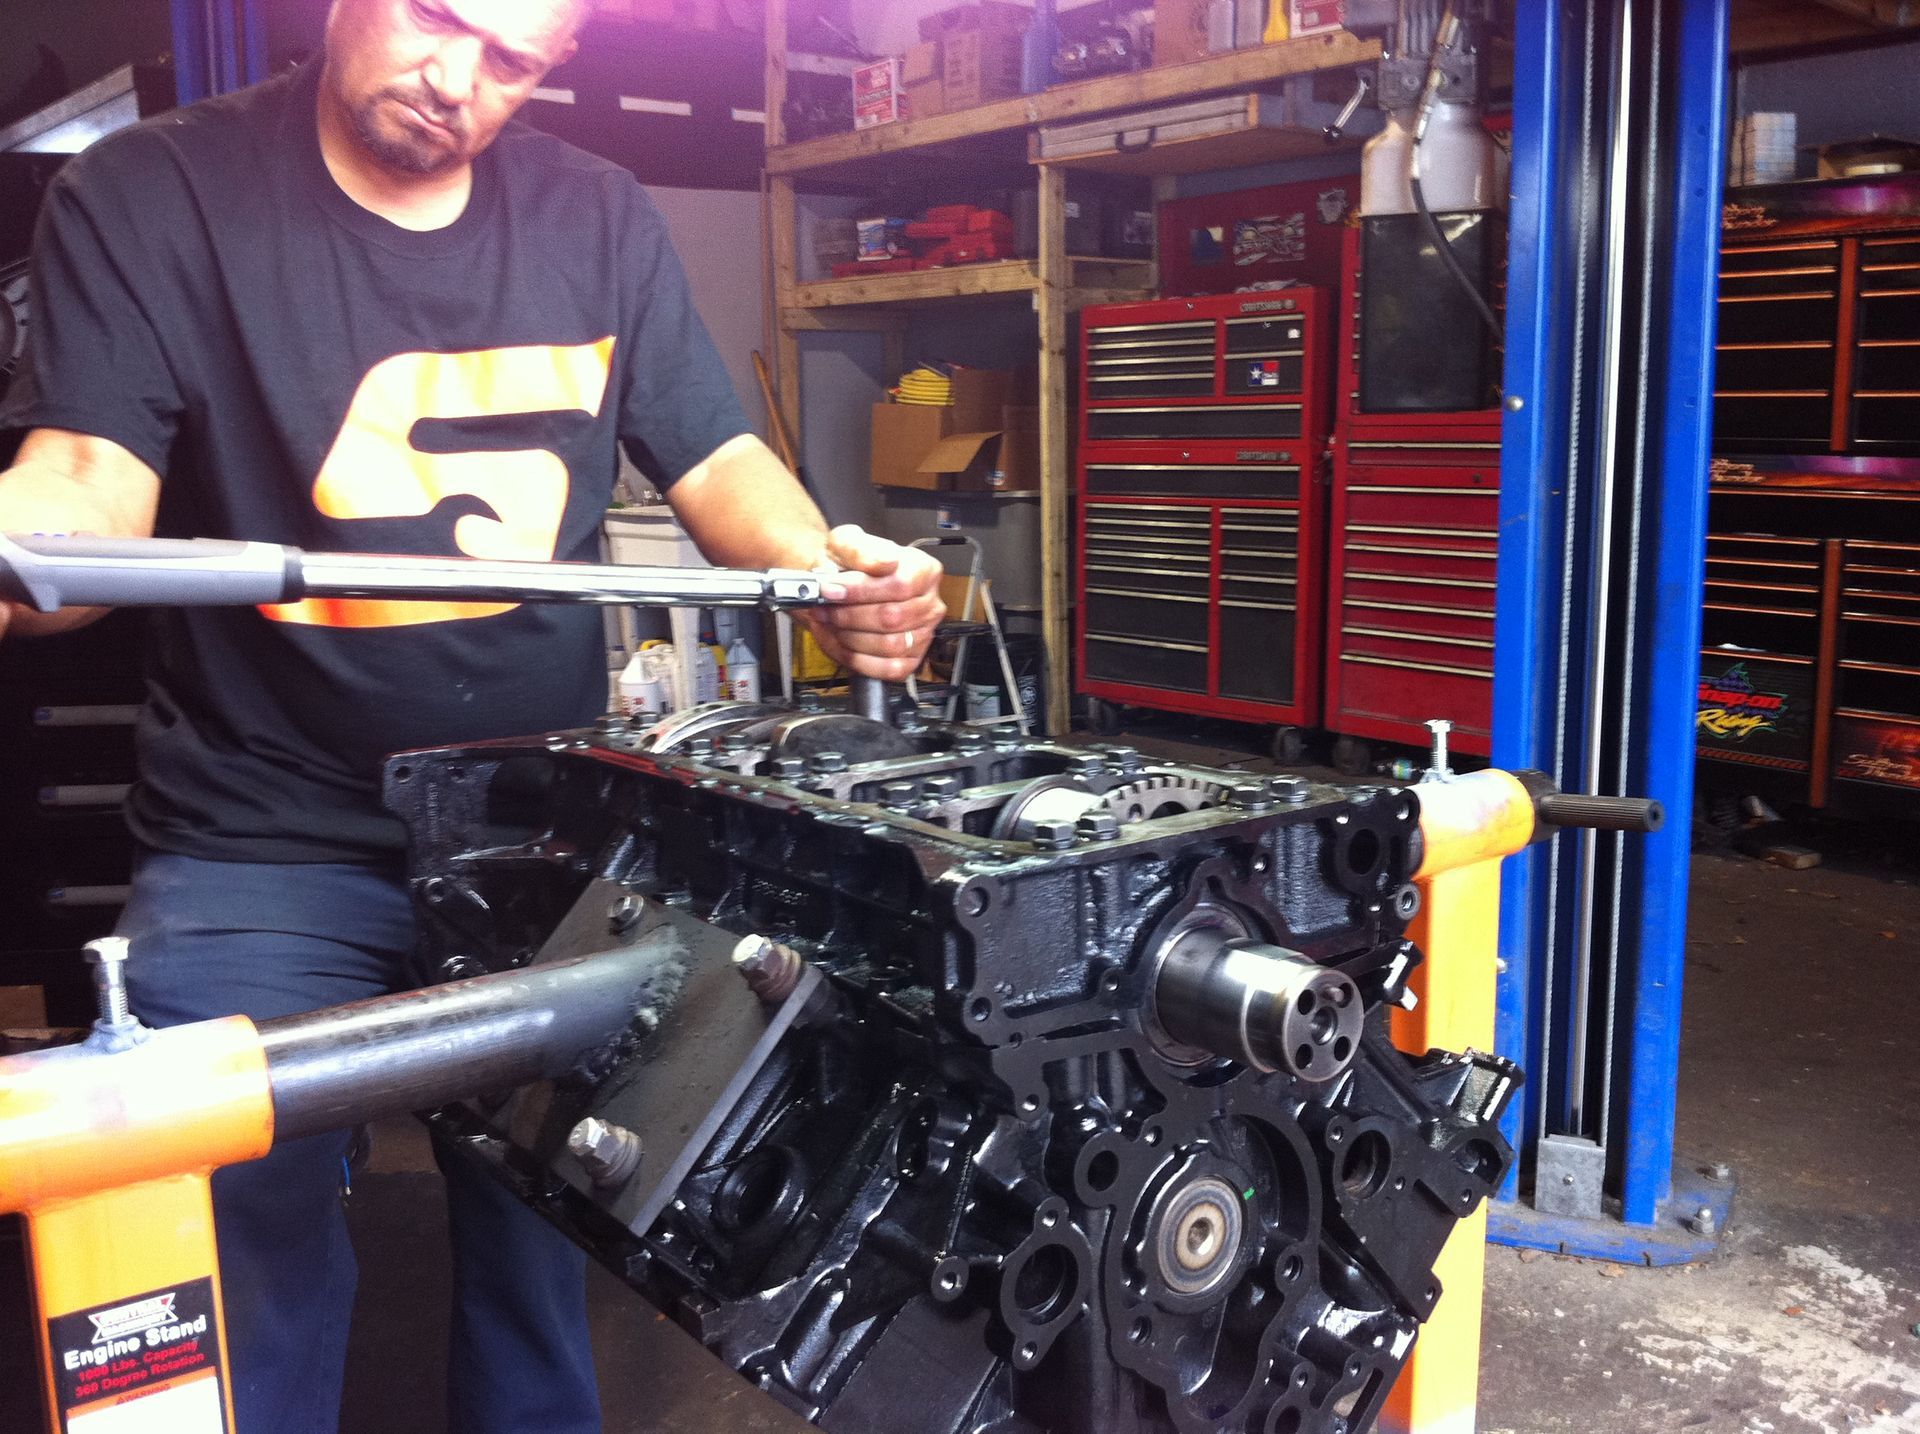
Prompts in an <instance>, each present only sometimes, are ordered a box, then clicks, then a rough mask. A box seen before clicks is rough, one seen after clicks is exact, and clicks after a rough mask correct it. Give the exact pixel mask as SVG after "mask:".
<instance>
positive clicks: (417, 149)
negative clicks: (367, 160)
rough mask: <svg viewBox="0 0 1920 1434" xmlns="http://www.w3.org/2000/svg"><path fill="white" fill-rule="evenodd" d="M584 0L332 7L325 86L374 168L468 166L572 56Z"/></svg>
mask: <svg viewBox="0 0 1920 1434" xmlns="http://www.w3.org/2000/svg"><path fill="white" fill-rule="evenodd" d="M586 8H587V7H586V4H585V3H584V0H335V4H334V7H333V10H332V13H331V14H330V15H329V16H328V18H327V61H326V67H327V68H326V77H325V83H326V84H327V85H328V86H329V87H330V89H331V90H332V92H333V99H334V100H335V101H336V102H337V103H338V105H339V107H340V110H341V112H342V113H343V114H344V115H345V116H346V118H347V119H348V121H349V122H350V123H351V125H352V127H353V132H354V134H355V136H356V137H357V138H358V139H359V141H360V144H361V146H362V148H364V149H365V150H366V152H367V154H368V155H369V156H370V157H371V158H372V159H373V160H374V161H375V162H376V163H378V164H379V165H380V166H381V167H382V168H383V169H386V170H387V171H389V172H390V173H394V174H400V175H434V174H441V173H444V172H445V171H447V170H450V169H453V168H456V167H458V166H460V165H463V164H466V163H469V162H470V161H471V160H472V159H473V158H474V156H475V155H477V154H479V153H480V152H481V151H482V150H484V149H485V148H486V147H487V146H488V145H490V144H492V143H493V141H494V137H495V136H497V135H498V134H499V133H500V129H501V127H502V126H503V125H505V124H506V122H507V121H508V120H509V119H511V118H512V117H513V114H514V111H516V110H517V109H519V108H520V106H521V105H523V104H525V103H526V101H527V98H528V96H530V95H531V94H532V93H533V91H534V87H535V86H537V85H538V84H539V83H540V81H541V80H542V79H543V78H544V77H545V76H546V73H547V71H549V70H550V69H552V68H553V67H554V66H555V65H557V64H559V63H560V62H561V61H562V60H564V59H566V58H567V57H568V56H569V55H571V54H572V53H573V51H574V47H575V46H574V31H575V30H576V29H577V28H578V26H579V22H580V20H581V18H582V17H583V15H584V14H585V11H586Z"/></svg>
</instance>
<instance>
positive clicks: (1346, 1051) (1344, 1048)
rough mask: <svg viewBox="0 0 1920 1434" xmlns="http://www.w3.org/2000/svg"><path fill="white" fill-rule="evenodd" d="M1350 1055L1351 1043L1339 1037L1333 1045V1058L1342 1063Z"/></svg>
mask: <svg viewBox="0 0 1920 1434" xmlns="http://www.w3.org/2000/svg"><path fill="white" fill-rule="evenodd" d="M1352 1054H1353V1042H1352V1041H1350V1040H1348V1039H1347V1038H1346V1037H1345V1036H1342V1037H1340V1039H1339V1040H1337V1041H1335V1042H1334V1043H1333V1058H1334V1059H1335V1060H1337V1061H1343V1060H1345V1059H1346V1058H1347V1057H1348V1056H1350V1055H1352Z"/></svg>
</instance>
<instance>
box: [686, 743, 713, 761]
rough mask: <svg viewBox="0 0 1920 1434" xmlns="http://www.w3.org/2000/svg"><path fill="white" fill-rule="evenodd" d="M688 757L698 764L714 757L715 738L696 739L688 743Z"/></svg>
mask: <svg viewBox="0 0 1920 1434" xmlns="http://www.w3.org/2000/svg"><path fill="white" fill-rule="evenodd" d="M686 754H687V756H689V757H691V758H692V759H693V760H694V761H696V762H704V761H706V760H707V759H709V758H710V757H712V756H713V738H711V737H695V738H694V739H693V740H692V741H691V742H689V743H687V753H686Z"/></svg>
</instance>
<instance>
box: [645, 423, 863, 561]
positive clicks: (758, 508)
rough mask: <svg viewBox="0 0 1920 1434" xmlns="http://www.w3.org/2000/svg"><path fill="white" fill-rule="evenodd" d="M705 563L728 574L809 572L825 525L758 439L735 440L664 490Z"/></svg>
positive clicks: (822, 549)
mask: <svg viewBox="0 0 1920 1434" xmlns="http://www.w3.org/2000/svg"><path fill="white" fill-rule="evenodd" d="M667 501H668V502H669V503H670V504H672V506H673V510H674V513H675V515H676V516H677V517H678V518H679V519H680V521H681V523H682V524H683V525H684V526H685V527H686V530H687V534H688V536H689V537H691V538H692V539H693V541H694V544H695V545H696V546H697V547H698V548H699V549H700V551H701V553H702V554H703V555H704V556H705V557H706V559H707V561H708V562H710V563H713V564H714V565H715V566H717V567H729V568H811V567H813V566H815V565H816V564H817V563H819V562H820V561H821V559H822V558H823V557H824V556H825V555H826V550H827V523H826V519H825V518H823V517H822V516H821V514H820V509H819V508H818V507H817V506H815V504H814V501H813V499H811V498H809V497H808V496H807V491H806V489H804V488H802V487H801V486H800V483H799V480H798V479H796V478H795V477H794V476H793V475H792V474H791V473H789V472H788V471H787V470H786V467H785V466H784V465H783V464H782V463H781V462H780V460H779V459H778V458H776V457H775V456H774V454H773V450H772V449H770V448H768V447H767V446H766V444H764V443H762V442H761V441H760V440H759V439H757V438H752V437H745V438H737V439H735V440H734V441H733V442H732V443H729V444H727V445H726V446H724V447H723V448H721V449H720V450H719V451H718V452H716V453H715V454H714V455H713V456H712V457H711V458H709V459H708V460H707V461H706V462H704V463H702V464H701V465H700V466H699V467H697V468H695V469H694V470H693V471H692V472H691V473H689V474H687V475H686V477H684V478H682V479H681V480H680V481H679V482H678V483H676V484H674V485H673V487H672V488H670V489H669V490H668V491H667Z"/></svg>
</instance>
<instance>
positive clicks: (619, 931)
mask: <svg viewBox="0 0 1920 1434" xmlns="http://www.w3.org/2000/svg"><path fill="white" fill-rule="evenodd" d="M644 911H645V907H643V906H642V905H641V903H640V898H639V897H637V896H632V895H628V896H623V897H620V898H619V899H618V900H617V901H615V902H614V903H613V905H611V906H609V907H608V908H607V930H608V931H610V932H612V933H613V934H614V935H615V936H625V935H626V934H627V933H628V932H629V931H631V930H633V928H634V927H636V926H638V925H639V924H640V917H641V915H642V913H643V912H644Z"/></svg>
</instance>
